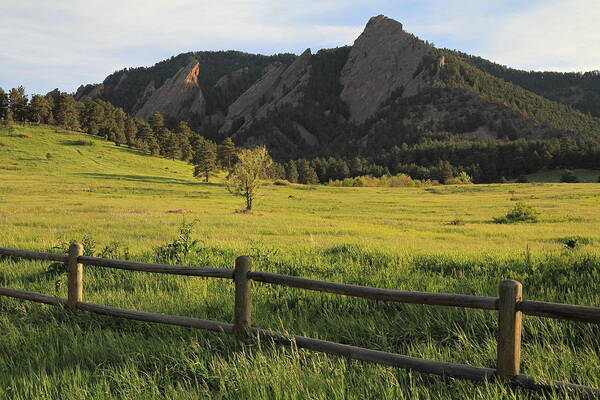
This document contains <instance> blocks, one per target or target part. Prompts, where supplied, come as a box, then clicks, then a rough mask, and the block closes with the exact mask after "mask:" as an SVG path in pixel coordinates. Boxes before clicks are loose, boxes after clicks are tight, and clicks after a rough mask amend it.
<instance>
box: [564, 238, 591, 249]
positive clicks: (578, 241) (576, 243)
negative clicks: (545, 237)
mask: <svg viewBox="0 0 600 400" xmlns="http://www.w3.org/2000/svg"><path fill="white" fill-rule="evenodd" d="M558 242H559V243H562V244H563V245H564V246H565V248H567V249H569V250H572V249H577V248H580V247H582V246H586V245H589V244H592V243H593V242H594V241H593V240H592V239H590V238H589V237H584V236H578V235H575V236H568V237H564V238H560V239H558Z"/></svg>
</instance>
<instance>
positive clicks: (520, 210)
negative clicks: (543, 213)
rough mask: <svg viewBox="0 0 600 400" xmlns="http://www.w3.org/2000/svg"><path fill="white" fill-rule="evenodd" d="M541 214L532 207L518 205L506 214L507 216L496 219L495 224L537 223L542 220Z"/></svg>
mask: <svg viewBox="0 0 600 400" xmlns="http://www.w3.org/2000/svg"><path fill="white" fill-rule="evenodd" d="M539 216H540V213H539V211H537V210H536V209H535V208H533V207H532V206H528V205H525V204H523V203H517V204H515V206H514V207H513V208H512V209H511V210H510V211H509V212H507V213H506V215H503V216H500V217H494V223H496V224H514V223H517V222H529V223H535V222H539V220H540V217H539Z"/></svg>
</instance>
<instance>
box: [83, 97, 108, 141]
mask: <svg viewBox="0 0 600 400" xmlns="http://www.w3.org/2000/svg"><path fill="white" fill-rule="evenodd" d="M103 121H104V107H102V105H101V104H100V103H98V102H97V101H96V100H92V99H89V98H88V99H86V100H85V101H84V102H83V112H82V116H81V122H82V128H83V130H84V131H85V132H87V133H88V134H89V135H98V134H99V133H100V128H101V127H102V124H103Z"/></svg>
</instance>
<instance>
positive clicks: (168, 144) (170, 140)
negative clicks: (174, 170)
mask: <svg viewBox="0 0 600 400" xmlns="http://www.w3.org/2000/svg"><path fill="white" fill-rule="evenodd" d="M162 149H163V155H164V156H165V157H168V158H170V159H172V160H175V159H178V158H179V157H181V149H180V148H179V140H178V138H177V136H175V134H174V133H173V132H171V131H169V130H167V131H166V135H165V138H164V144H163V146H162Z"/></svg>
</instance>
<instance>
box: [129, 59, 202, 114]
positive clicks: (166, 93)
mask: <svg viewBox="0 0 600 400" xmlns="http://www.w3.org/2000/svg"><path fill="white" fill-rule="evenodd" d="M199 72H200V65H199V63H198V62H197V61H192V62H190V63H189V64H188V65H187V66H185V67H183V68H181V69H180V70H179V71H177V73H176V74H175V75H174V76H173V77H171V78H169V79H167V80H166V81H165V83H163V84H162V86H161V87H160V88H158V89H156V90H152V89H153V87H154V85H153V82H151V83H150V84H149V85H148V87H146V91H145V96H146V95H148V94H149V98H148V100H146V101H145V102H144V104H143V105H142V106H141V108H140V109H139V110H138V111H137V112H136V113H135V116H136V117H138V118H143V119H146V120H147V119H149V118H150V116H151V115H152V114H153V113H155V112H160V113H161V114H162V115H163V116H164V117H165V118H167V119H173V120H190V119H192V118H198V117H202V116H204V111H205V108H206V101H205V99H204V96H203V94H202V89H200V86H199V85H198V74H199ZM150 85H151V86H150ZM150 92H151V93H150Z"/></svg>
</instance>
